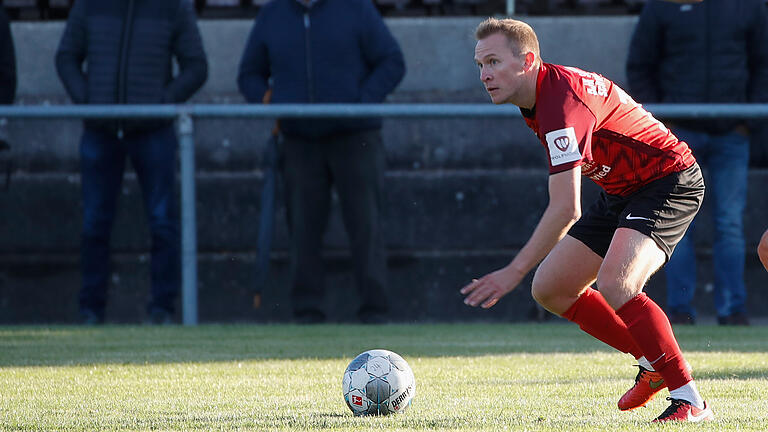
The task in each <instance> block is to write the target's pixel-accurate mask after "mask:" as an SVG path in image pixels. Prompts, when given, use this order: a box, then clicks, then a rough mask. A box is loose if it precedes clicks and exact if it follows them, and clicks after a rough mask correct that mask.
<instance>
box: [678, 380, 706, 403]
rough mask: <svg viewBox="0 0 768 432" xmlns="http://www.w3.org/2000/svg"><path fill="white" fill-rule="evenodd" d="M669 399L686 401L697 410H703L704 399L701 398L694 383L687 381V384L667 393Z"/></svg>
mask: <svg viewBox="0 0 768 432" xmlns="http://www.w3.org/2000/svg"><path fill="white" fill-rule="evenodd" d="M669 397H671V398H672V399H682V400H684V401H688V402H690V403H691V405H693V406H695V407H696V408H698V409H704V399H702V398H701V395H700V394H699V390H698V389H697V388H696V383H695V382H693V381H689V382H688V384H686V385H684V386H682V387H680V388H676V389H674V390H670V391H669Z"/></svg>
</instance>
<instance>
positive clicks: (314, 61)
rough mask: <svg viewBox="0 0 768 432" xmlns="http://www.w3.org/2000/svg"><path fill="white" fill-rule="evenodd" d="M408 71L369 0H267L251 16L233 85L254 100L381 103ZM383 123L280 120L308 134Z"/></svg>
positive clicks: (371, 120) (288, 130) (286, 129)
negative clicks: (308, 1) (267, 96)
mask: <svg viewBox="0 0 768 432" xmlns="http://www.w3.org/2000/svg"><path fill="white" fill-rule="evenodd" d="M403 75H405V62H404V61H403V53H402V51H401V50H400V46H399V45H398V44H397V41H396V40H395V39H394V37H392V34H391V33H390V31H389V29H388V28H387V26H386V25H385V24H384V21H383V20H382V19H381V15H379V13H378V11H377V10H376V8H375V7H374V5H373V3H372V2H371V0H317V1H315V2H314V3H313V4H312V6H310V7H306V6H304V5H303V4H299V2H298V1H297V0H272V1H270V2H269V3H267V4H266V5H265V6H264V7H263V8H262V9H261V11H260V12H259V15H258V16H257V17H256V22H255V23H254V25H253V30H252V31H251V34H250V36H249V38H248V43H247V45H246V47H245V51H244V53H243V57H242V60H241V62H240V72H239V75H238V79H237V81H238V84H239V87H240V92H241V93H242V94H243V96H245V99H246V100H247V101H248V102H251V103H261V101H262V97H263V96H264V93H265V92H266V91H267V88H268V87H269V85H270V84H269V80H270V79H271V80H272V83H271V86H272V89H273V92H272V103H379V102H382V101H384V99H385V98H386V96H387V94H388V93H390V92H391V91H392V90H394V89H395V87H396V86H397V84H398V83H399V82H400V80H402V78H403ZM380 127H381V119H379V118H365V119H359V118H356V119H346V120H342V119H309V120H298V119H293V120H291V119H282V120H281V122H280V128H281V130H282V131H283V132H284V133H285V134H287V135H294V136H300V137H305V138H313V137H321V136H327V135H329V134H333V133H339V132H341V133H343V132H347V131H352V130H361V129H375V128H380Z"/></svg>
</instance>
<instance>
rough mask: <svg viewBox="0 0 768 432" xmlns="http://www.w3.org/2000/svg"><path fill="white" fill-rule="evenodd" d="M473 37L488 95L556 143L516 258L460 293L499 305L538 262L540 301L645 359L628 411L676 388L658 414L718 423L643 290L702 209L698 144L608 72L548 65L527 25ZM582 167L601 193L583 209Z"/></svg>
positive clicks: (491, 26)
mask: <svg viewBox="0 0 768 432" xmlns="http://www.w3.org/2000/svg"><path fill="white" fill-rule="evenodd" d="M475 37H476V39H477V45H476V47H475V61H476V63H477V65H478V67H479V68H480V79H481V80H482V82H483V85H484V86H485V88H486V90H487V92H488V94H489V95H490V97H491V100H492V101H493V103H495V104H503V103H511V104H514V105H517V106H519V107H520V111H521V112H522V114H523V117H524V118H525V121H526V123H527V124H528V126H529V127H530V128H531V129H533V131H534V132H535V133H536V135H537V136H538V137H539V139H540V140H541V142H542V144H543V145H544V148H545V150H546V151H547V154H548V156H549V158H548V159H549V172H550V177H549V204H548V206H547V208H546V210H545V211H544V214H543V215H542V216H541V220H540V221H539V223H538V225H537V227H536V228H535V229H534V231H533V233H532V234H531V237H530V238H529V240H528V241H527V242H526V244H525V245H524V246H523V248H522V249H521V250H520V252H518V254H517V255H516V256H515V257H514V259H513V260H512V261H511V262H510V263H509V264H508V265H507V266H505V267H504V268H501V269H499V270H497V271H495V272H492V273H490V274H488V275H485V276H483V277H482V278H480V279H478V280H474V281H472V283H470V284H469V285H467V286H465V287H463V288H462V289H461V293H462V294H464V295H466V297H465V299H464V302H465V303H466V304H468V305H470V306H480V307H482V308H489V307H491V306H493V305H494V304H496V302H498V301H499V299H500V298H501V297H503V296H504V295H506V294H507V293H509V292H510V291H512V290H513V289H515V287H516V286H517V285H518V284H519V283H520V281H521V280H522V279H523V277H524V276H525V275H526V274H527V273H528V272H529V271H531V270H532V269H533V268H534V267H535V266H536V265H537V264H539V263H540V262H541V264H540V265H539V268H538V270H537V271H536V273H535V276H534V279H533V287H532V294H533V297H534V299H535V300H536V301H537V302H538V303H540V304H541V305H542V306H543V307H544V308H546V309H547V310H549V311H551V312H552V313H555V314H558V315H560V316H562V317H565V318H567V319H568V320H570V321H572V322H574V323H576V324H578V325H579V326H580V327H581V329H582V330H584V331H585V332H587V333H588V334H590V335H592V336H594V337H595V338H597V339H599V340H601V341H603V342H605V343H607V344H608V345H610V346H612V347H614V348H616V349H618V350H619V351H622V352H625V353H630V354H632V355H633V356H634V357H635V358H636V359H637V361H638V363H639V367H640V371H639V373H638V375H637V377H636V379H635V385H634V386H633V387H632V388H631V389H630V390H629V391H627V392H626V393H625V394H624V396H622V398H621V399H620V400H619V404H618V405H619V409H621V410H631V409H634V408H637V407H641V406H643V405H645V404H646V403H648V401H649V400H651V398H652V397H653V396H654V394H655V393H657V392H658V391H660V390H661V389H663V388H669V390H670V400H671V401H672V403H671V405H670V406H669V408H667V409H666V410H665V411H664V412H663V413H662V414H661V415H660V416H658V417H657V418H656V419H655V420H654V421H655V422H664V421H670V420H678V421H700V420H709V419H712V418H713V414H712V411H711V409H710V408H709V406H708V405H707V403H706V402H705V401H704V400H703V399H702V397H701V395H700V394H699V392H698V390H697V388H696V384H695V383H694V381H693V378H692V377H691V372H690V367H689V366H688V363H687V362H686V361H685V359H684V358H683V354H682V352H681V351H680V347H679V346H678V344H677V340H676V339H675V336H674V334H673V332H672V328H671V326H670V324H669V320H668V319H667V316H666V315H665V314H664V312H663V311H662V309H661V308H660V307H659V306H658V305H657V304H656V303H654V302H653V300H651V299H650V298H649V297H648V296H646V294H645V293H643V291H642V290H643V286H644V285H645V283H646V282H647V281H648V278H649V277H650V276H651V275H652V274H653V273H654V272H656V271H657V270H658V269H659V268H660V267H661V266H662V265H664V263H665V262H666V261H667V260H668V259H669V256H670V255H671V254H672V251H673V250H674V248H675V245H676V244H677V242H678V241H679V240H680V239H681V238H682V237H683V234H684V233H685V230H686V229H687V228H688V225H689V224H690V223H691V220H692V219H693V217H694V216H695V215H696V213H697V211H698V210H699V207H700V206H701V201H702V198H703V196H704V181H703V179H702V175H701V170H700V169H699V166H698V165H697V164H696V160H695V159H694V157H693V156H692V154H691V151H690V149H689V148H688V146H687V145H686V144H685V143H684V142H681V141H678V139H677V138H676V137H675V136H674V135H672V134H671V133H670V132H669V131H668V130H667V128H666V127H664V125H663V124H661V123H660V122H659V121H658V120H656V119H655V118H653V116H652V115H651V114H650V113H648V112H647V111H645V110H644V109H643V107H642V106H641V105H638V104H637V103H635V102H634V101H633V100H632V98H631V97H630V96H629V95H627V93H625V92H624V91H623V90H622V89H620V88H619V87H618V86H617V85H615V84H614V83H612V82H611V81H610V80H608V79H606V78H604V77H602V76H600V75H598V74H596V73H592V72H586V71H583V70H580V69H577V68H573V67H565V66H560V65H555V64H549V63H544V62H543V61H542V60H541V57H540V55H539V43H538V39H537V37H536V34H535V33H534V31H533V29H532V28H531V27H530V26H529V25H528V24H526V23H524V22H521V21H517V20H513V19H502V20H499V19H494V18H489V19H487V20H485V21H484V22H482V23H481V24H480V25H479V26H478V27H477V29H476V32H475ZM582 175H584V176H586V177H589V178H591V179H592V180H593V181H594V182H595V183H597V184H598V185H599V186H601V187H602V189H603V191H602V193H601V195H600V198H599V199H598V200H597V201H596V202H595V203H594V204H592V206H591V207H590V208H589V209H588V210H586V212H585V213H584V214H583V215H582V211H581V204H580V202H581V176H582ZM542 260H543V261H542ZM592 285H595V288H592Z"/></svg>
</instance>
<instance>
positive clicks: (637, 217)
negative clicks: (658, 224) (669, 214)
mask: <svg viewBox="0 0 768 432" xmlns="http://www.w3.org/2000/svg"><path fill="white" fill-rule="evenodd" d="M627 220H647V221H649V222H653V219H649V218H647V217H642V216H632V213H629V214H628V215H627Z"/></svg>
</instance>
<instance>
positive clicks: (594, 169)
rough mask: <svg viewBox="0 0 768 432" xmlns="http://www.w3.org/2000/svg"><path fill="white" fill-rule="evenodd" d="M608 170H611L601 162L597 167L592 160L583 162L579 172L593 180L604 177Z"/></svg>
mask: <svg viewBox="0 0 768 432" xmlns="http://www.w3.org/2000/svg"><path fill="white" fill-rule="evenodd" d="M609 172H611V167H609V166H608V165H603V164H600V166H599V167H598V165H597V164H596V163H595V162H594V161H588V162H584V164H583V165H582V166H581V173H582V174H583V175H584V176H586V177H589V178H591V179H592V180H594V181H598V180H602V179H604V178H605V176H607V175H608V173H609Z"/></svg>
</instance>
